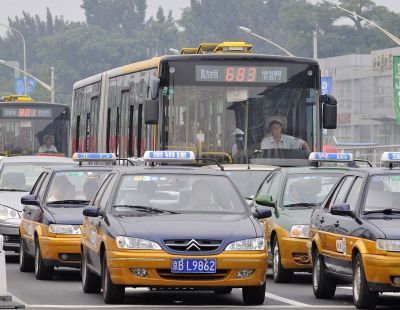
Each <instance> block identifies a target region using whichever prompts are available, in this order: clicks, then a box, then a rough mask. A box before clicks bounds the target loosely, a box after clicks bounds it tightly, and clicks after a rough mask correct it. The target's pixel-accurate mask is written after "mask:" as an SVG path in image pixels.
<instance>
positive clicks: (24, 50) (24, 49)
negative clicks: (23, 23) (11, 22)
mask: <svg viewBox="0 0 400 310" xmlns="http://www.w3.org/2000/svg"><path fill="white" fill-rule="evenodd" d="M0 26H3V27H6V28H8V29H11V30H13V31H15V32H16V33H18V34H19V35H20V37H21V39H22V44H23V53H24V72H26V47H25V38H24V36H23V35H22V33H21V32H20V31H19V30H18V29H16V28H14V27H10V26H6V25H3V24H1V23H0ZM24 95H26V73H24Z"/></svg>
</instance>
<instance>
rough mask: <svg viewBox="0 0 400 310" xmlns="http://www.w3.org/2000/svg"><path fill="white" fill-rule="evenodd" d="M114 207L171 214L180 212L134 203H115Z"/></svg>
mask: <svg viewBox="0 0 400 310" xmlns="http://www.w3.org/2000/svg"><path fill="white" fill-rule="evenodd" d="M113 207H114V208H119V207H121V208H133V209H138V210H140V211H143V212H148V213H165V212H168V213H171V214H178V212H174V211H169V210H165V209H158V208H153V207H146V206H134V205H114V206H113Z"/></svg>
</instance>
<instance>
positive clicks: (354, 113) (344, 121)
mask: <svg viewBox="0 0 400 310" xmlns="http://www.w3.org/2000/svg"><path fill="white" fill-rule="evenodd" d="M393 55H400V47H397V48H391V49H385V50H377V51H372V52H371V54H351V55H344V56H338V57H331V58H325V59H319V63H320V65H321V76H323V77H324V76H330V77H332V82H333V83H332V84H333V85H332V95H334V96H335V97H336V99H337V101H338V127H337V129H335V130H328V134H327V136H326V137H325V142H324V143H326V144H330V145H334V141H333V136H335V137H336V139H337V140H338V141H339V142H346V143H353V142H357V143H358V142H365V143H377V144H378V145H394V144H400V126H399V125H397V123H396V113H395V108H394V105H393V101H394V99H393V76H392V74H393V71H392V61H393V58H392V56H393Z"/></svg>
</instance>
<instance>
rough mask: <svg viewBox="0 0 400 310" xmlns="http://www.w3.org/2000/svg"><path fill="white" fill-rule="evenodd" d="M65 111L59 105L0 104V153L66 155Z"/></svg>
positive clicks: (9, 154) (66, 119) (67, 121)
mask: <svg viewBox="0 0 400 310" xmlns="http://www.w3.org/2000/svg"><path fill="white" fill-rule="evenodd" d="M68 128H69V109H68V107H66V106H62V105H59V104H40V103H29V104H28V103H24V104H22V105H21V104H13V103H10V104H1V107H0V154H1V155H3V156H13V155H34V154H38V153H57V154H64V155H67V152H68V147H67V146H68Z"/></svg>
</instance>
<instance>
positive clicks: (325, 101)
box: [320, 95, 337, 129]
mask: <svg viewBox="0 0 400 310" xmlns="http://www.w3.org/2000/svg"><path fill="white" fill-rule="evenodd" d="M320 102H321V103H322V126H323V128H325V129H336V126H337V101H336V98H335V97H333V96H331V95H322V96H321V97H320Z"/></svg>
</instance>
